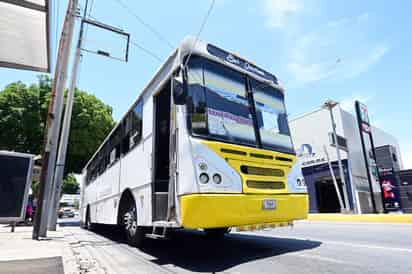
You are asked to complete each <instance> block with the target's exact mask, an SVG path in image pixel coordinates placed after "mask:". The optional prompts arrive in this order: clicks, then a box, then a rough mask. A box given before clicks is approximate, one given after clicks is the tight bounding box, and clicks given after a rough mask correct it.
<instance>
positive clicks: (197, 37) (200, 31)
mask: <svg viewBox="0 0 412 274" xmlns="http://www.w3.org/2000/svg"><path fill="white" fill-rule="evenodd" d="M214 5H215V0H212V2H211V3H210V7H209V9H208V11H207V13H206V15H205V17H204V18H203V22H202V25H201V26H200V29H199V31H198V33H197V35H196V39H195V41H194V42H193V45H192V47H191V49H190V52H189V55H188V57H187V59H186V63H185V67H186V66H187V64H188V63H189V60H190V57H191V56H192V53H193V49H194V48H195V46H196V43H197V40H199V37H200V34H201V33H202V31H203V28H204V27H205V25H206V22H207V19H208V18H209V15H210V13H211V12H212V10H213V7H214Z"/></svg>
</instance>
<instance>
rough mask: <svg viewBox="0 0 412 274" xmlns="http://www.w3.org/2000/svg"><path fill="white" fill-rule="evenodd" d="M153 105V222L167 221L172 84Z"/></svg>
mask: <svg viewBox="0 0 412 274" xmlns="http://www.w3.org/2000/svg"><path fill="white" fill-rule="evenodd" d="M153 104H154V108H153V112H154V113H153V114H154V119H153V133H154V136H153V141H154V142H153V165H152V166H153V169H152V216H153V221H165V220H166V219H167V217H168V196H169V195H168V194H169V179H170V177H169V175H170V160H169V159H170V158H169V154H170V140H171V138H170V130H171V127H170V121H171V119H170V110H171V96H170V83H168V84H166V85H165V86H164V87H163V88H162V89H161V91H160V92H159V93H158V94H156V95H154V97H153Z"/></svg>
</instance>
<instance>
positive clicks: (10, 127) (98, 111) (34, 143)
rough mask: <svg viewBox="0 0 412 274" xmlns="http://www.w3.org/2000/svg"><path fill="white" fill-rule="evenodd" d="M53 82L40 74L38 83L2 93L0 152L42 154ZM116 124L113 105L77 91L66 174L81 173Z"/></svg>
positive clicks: (14, 85) (13, 86)
mask: <svg viewBox="0 0 412 274" xmlns="http://www.w3.org/2000/svg"><path fill="white" fill-rule="evenodd" d="M51 82H52V81H51V79H50V77H48V76H45V75H41V76H39V82H38V84H33V85H31V86H27V85H26V84H24V83H22V82H15V83H11V84H9V85H7V86H6V87H5V88H4V90H3V91H0V150H12V151H19V152H27V153H32V154H40V153H41V152H42V147H43V140H44V132H45V129H46V125H47V111H48V106H49V102H50V95H51ZM114 124H115V123H114V121H113V118H112V108H111V107H110V106H108V105H106V104H104V103H103V102H102V101H100V100H99V99H97V98H96V97H95V96H93V95H90V94H88V93H86V92H85V91H81V90H78V89H76V91H75V96H74V105H73V116H72V123H71V132H70V136H69V148H68V154H67V159H66V168H65V174H66V175H67V174H69V173H72V172H75V173H80V172H81V169H82V168H83V167H84V165H85V164H86V163H87V161H88V159H89V158H90V157H91V156H92V154H93V153H94V151H95V150H96V149H97V147H98V146H99V145H100V143H101V142H102V141H103V140H104V138H105V137H106V135H107V134H108V133H109V132H110V130H111V129H112V128H113V126H114Z"/></svg>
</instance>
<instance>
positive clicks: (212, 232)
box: [204, 227, 230, 239]
mask: <svg viewBox="0 0 412 274" xmlns="http://www.w3.org/2000/svg"><path fill="white" fill-rule="evenodd" d="M204 231H205V233H206V236H207V237H208V238H212V239H221V238H223V237H224V236H225V234H227V233H229V232H230V229H229V228H227V227H222V228H208V229H205V230H204Z"/></svg>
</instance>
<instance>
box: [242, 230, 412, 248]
mask: <svg viewBox="0 0 412 274" xmlns="http://www.w3.org/2000/svg"><path fill="white" fill-rule="evenodd" d="M248 234H253V235H256V236H262V234H261V233H248ZM244 235H246V234H244ZM265 236H266V237H272V238H282V239H294V240H301V241H318V242H321V243H323V244H332V245H345V246H350V247H356V248H368V249H379V250H386V251H396V252H411V253H412V249H410V248H403V247H392V246H380V245H369V244H358V243H350V242H340V241H330V240H322V239H317V238H302V237H295V236H293V235H290V236H288V235H273V234H268V235H265Z"/></svg>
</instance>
